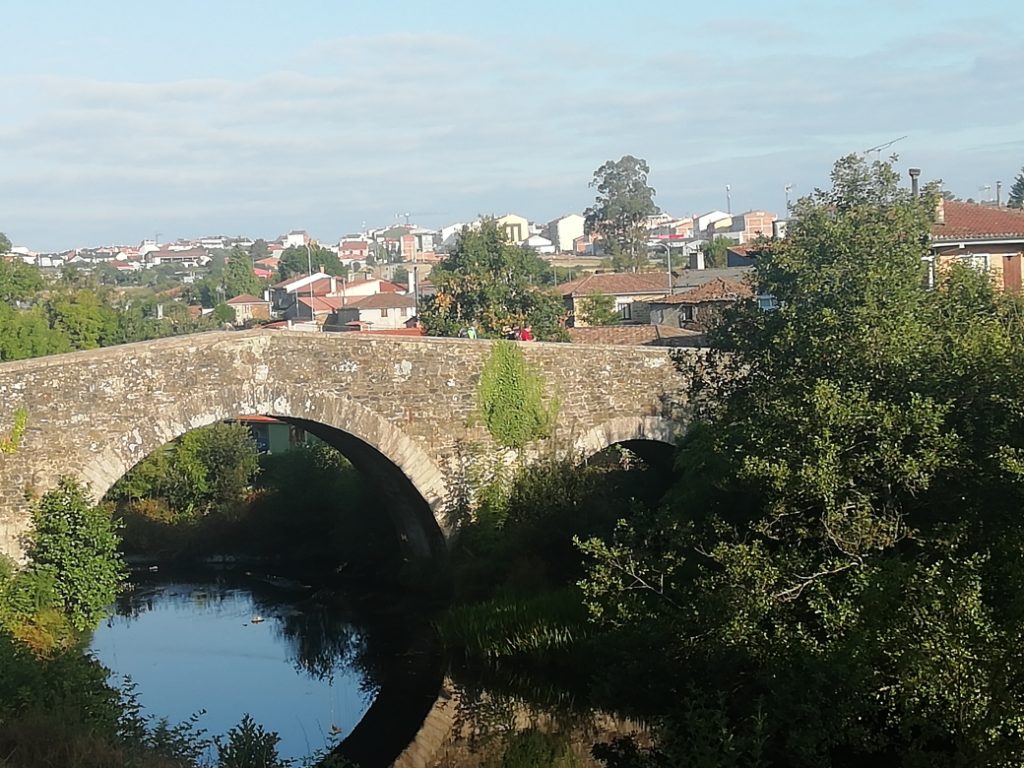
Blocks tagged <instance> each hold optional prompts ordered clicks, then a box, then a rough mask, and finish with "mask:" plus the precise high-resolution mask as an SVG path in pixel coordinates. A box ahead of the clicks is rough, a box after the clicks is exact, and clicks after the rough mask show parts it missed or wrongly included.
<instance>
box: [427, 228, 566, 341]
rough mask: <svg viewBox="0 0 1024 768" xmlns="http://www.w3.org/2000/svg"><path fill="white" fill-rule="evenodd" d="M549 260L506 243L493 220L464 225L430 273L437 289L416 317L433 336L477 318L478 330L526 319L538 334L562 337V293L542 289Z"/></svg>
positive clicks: (493, 331)
mask: <svg viewBox="0 0 1024 768" xmlns="http://www.w3.org/2000/svg"><path fill="white" fill-rule="evenodd" d="M546 269H547V265H546V263H545V262H544V260H543V259H541V258H540V257H539V256H537V254H536V253H534V252H533V251H532V250H530V249H528V248H521V247H519V246H516V245H512V244H511V243H509V242H508V241H507V240H506V239H505V236H504V234H503V233H502V232H500V231H499V230H498V228H497V226H496V225H495V224H494V222H493V221H485V222H483V223H482V224H481V226H480V228H479V229H476V230H474V229H468V228H467V229H466V230H465V231H464V232H463V233H462V237H461V238H460V239H459V242H458V244H457V245H456V246H455V247H454V248H453V249H452V250H451V252H450V253H449V254H448V258H447V259H445V260H444V261H443V262H441V263H440V264H438V265H437V266H436V267H434V269H433V270H432V271H431V273H430V279H431V282H433V283H434V285H435V286H436V288H437V294H436V295H435V296H432V297H428V298H427V299H426V300H425V301H424V306H423V307H422V309H421V311H420V320H421V321H422V322H423V324H424V325H425V326H426V328H427V331H428V332H429V333H430V334H431V335H434V336H457V335H458V334H459V331H460V330H461V329H462V328H464V327H465V326H466V325H469V324H475V325H476V326H477V329H478V330H479V332H480V333H481V334H482V335H485V336H491V337H500V336H501V335H502V333H503V331H504V330H505V329H507V328H515V327H519V326H526V325H529V326H531V327H532V328H533V331H534V334H535V335H536V336H537V338H538V339H562V338H564V334H565V330H564V328H563V327H562V325H561V321H562V318H563V316H564V309H563V307H562V302H561V298H560V297H558V296H557V295H555V294H554V293H551V292H548V291H546V290H544V289H543V287H542V283H543V274H544V271H545V270H546Z"/></svg>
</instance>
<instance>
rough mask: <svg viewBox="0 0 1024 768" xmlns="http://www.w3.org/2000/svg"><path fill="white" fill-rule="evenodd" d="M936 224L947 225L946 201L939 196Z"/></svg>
mask: <svg viewBox="0 0 1024 768" xmlns="http://www.w3.org/2000/svg"><path fill="white" fill-rule="evenodd" d="M935 223H936V224H945V223H946V199H945V198H944V197H942V195H939V199H938V200H936V201H935Z"/></svg>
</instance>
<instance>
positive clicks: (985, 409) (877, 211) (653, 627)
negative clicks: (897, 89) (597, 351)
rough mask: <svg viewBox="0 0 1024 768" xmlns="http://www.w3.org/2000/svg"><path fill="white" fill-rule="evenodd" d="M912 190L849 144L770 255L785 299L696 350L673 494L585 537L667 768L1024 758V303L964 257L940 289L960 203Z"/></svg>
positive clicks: (768, 266) (590, 584) (769, 288)
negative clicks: (951, 205) (936, 219)
mask: <svg viewBox="0 0 1024 768" xmlns="http://www.w3.org/2000/svg"><path fill="white" fill-rule="evenodd" d="M898 182H899V179H898V176H897V175H896V173H895V172H894V171H893V170H892V168H891V167H890V166H889V165H888V164H886V163H881V162H876V163H874V164H871V165H867V164H866V163H865V162H864V161H863V160H862V159H860V158H857V157H848V158H844V159H843V160H841V161H839V162H838V163H837V165H836V167H835V169H834V172H833V176H832V188H831V189H829V190H824V191H822V190H818V191H816V192H815V193H814V194H812V195H811V196H809V197H807V198H804V199H801V200H800V201H799V202H798V203H797V204H796V206H795V209H794V217H793V223H792V224H791V227H790V230H789V233H788V236H787V238H786V239H785V240H784V241H779V242H773V243H771V244H770V246H768V247H766V249H765V250H764V251H763V252H762V256H761V258H760V259H759V260H758V263H757V265H756V267H755V272H756V279H757V283H758V287H759V290H761V291H763V292H765V293H769V294H771V295H773V296H775V298H776V299H777V300H778V302H779V308H778V309H777V310H776V311H774V312H769V313H764V312H759V311H758V310H757V309H756V308H754V307H750V306H737V307H735V308H732V309H730V310H728V311H726V312H725V313H724V315H723V321H722V323H721V324H720V325H718V326H717V327H716V328H715V329H713V330H712V331H711V333H710V339H711V342H712V344H713V346H714V347H715V350H716V351H714V352H712V353H711V354H710V356H709V357H700V358H699V359H698V358H695V357H693V356H687V355H679V356H678V358H677V359H678V361H679V365H680V367H681V368H682V369H684V370H685V371H686V372H687V374H688V376H690V377H691V380H692V382H693V384H692V387H691V390H690V395H691V398H692V402H693V403H694V405H695V407H696V416H697V419H696V421H695V425H694V427H693V428H692V429H691V430H690V432H689V433H688V435H687V437H686V439H685V440H684V441H683V444H682V446H681V449H680V456H679V460H678V462H677V469H676V476H677V481H676V485H675V488H674V490H673V491H672V493H671V495H670V496H669V497H668V498H667V500H666V502H665V504H664V505H663V507H662V508H660V509H658V510H656V511H653V512H650V513H641V514H639V515H638V516H637V517H635V518H634V519H633V520H632V521H630V522H625V521H624V522H622V523H620V528H619V531H618V534H617V535H616V536H615V537H614V538H613V539H611V540H606V541H598V540H591V541H590V542H588V543H586V544H585V545H584V548H585V550H586V551H587V552H589V553H590V554H591V555H592V556H593V557H594V565H593V567H592V570H591V573H590V576H589V577H588V579H587V581H586V582H585V584H584V588H585V590H586V591H587V594H588V601H589V604H590V606H591V608H592V611H593V614H594V615H595V616H596V617H598V618H599V619H600V620H601V621H602V622H604V623H605V625H606V626H608V627H610V628H614V631H616V632H619V633H622V634H624V635H625V636H628V637H629V638H630V639H631V641H632V642H634V643H636V644H637V647H636V648H634V651H633V657H635V658H646V659H647V660H648V661H649V663H645V664H644V665H643V666H644V672H643V673H642V674H643V675H644V679H645V680H646V681H647V682H649V683H650V684H651V685H650V686H649V687H646V686H645V695H646V696H647V697H648V698H649V701H651V702H661V703H662V707H663V708H662V709H661V716H662V718H663V719H662V728H663V729H662V733H663V735H664V737H665V738H664V740H663V742H662V745H661V749H662V750H663V752H664V754H663V757H665V758H666V759H665V761H664V763H663V764H665V765H675V764H680V763H681V762H685V761H686V760H691V759H693V755H694V754H695V750H699V749H703V750H707V749H708V745H709V744H715V745H718V747H716V749H718V751H717V752H714V753H713V754H709V753H706V752H705V754H709V756H708V758H707V764H724V763H723V762H722V761H724V760H726V759H727V755H726V751H725V750H724V749H722V747H724V746H725V745H729V746H728V750H729V751H730V752H731V753H732V754H733V755H740V756H742V759H741V760H740V762H741V763H742V762H750V763H751V764H754V763H755V762H756V764H761V765H818V764H835V762H836V761H837V760H842V761H843V762H844V763H845V764H866V763H868V762H878V763H880V764H903V765H925V764H935V765H943V766H955V765H972V764H977V765H981V764H986V765H1011V764H1017V763H1019V762H1020V761H1021V759H1022V758H1024V729H1022V727H1021V725H1020V721H1019V719H1018V713H1019V712H1020V711H1021V707H1022V706H1024V674H1022V673H1024V655H1022V654H1021V653H1020V651H1019V650H1018V647H1019V646H1018V643H1017V640H1016V638H1017V637H1018V636H1019V634H1020V633H1021V632H1022V631H1024V606H1022V605H1021V604H1020V601H1019V600H1018V599H1017V595H1019V594H1020V590H1021V588H1022V587H1024V568H1022V567H1021V565H1020V564H1019V563H1020V561H1019V560H1018V559H1016V558H1015V557H1011V556H1010V555H1009V553H1010V552H1016V551H1018V550H1019V549H1020V548H1021V547H1024V525H1022V521H1021V519H1020V516H1019V513H1018V510H1019V509H1020V506H1021V504H1022V503H1024V482H1022V479H1024V460H1022V459H1024V410H1021V409H1018V408H1015V407H1014V408H1006V407H1003V406H1002V405H999V404H1000V403H1009V402H1016V401H1018V400H1019V399H1020V398H1021V396H1022V394H1024V369H1022V368H1021V367H1020V361H1022V360H1024V314H1022V305H1021V302H1020V300H1019V299H1018V298H1017V297H1014V296H1008V295H1000V294H997V293H995V292H994V291H993V288H992V286H991V284H990V283H989V281H988V279H987V278H986V277H985V276H984V275H981V274H978V273H975V272H972V271H970V270H967V269H962V268H961V269H954V270H952V271H951V272H950V273H949V274H948V275H946V276H944V278H943V279H942V280H941V281H940V284H939V285H938V286H937V287H936V289H935V290H933V291H928V290H925V289H924V280H923V277H924V274H923V269H924V267H923V261H922V259H923V257H925V256H926V255H927V248H926V243H927V235H928V232H929V229H930V225H931V217H932V215H933V206H934V201H935V195H936V194H937V192H936V190H935V188H934V187H932V186H929V187H927V188H926V190H925V193H924V194H923V195H922V196H921V197H920V198H914V197H912V196H911V195H910V193H909V191H907V190H905V189H904V188H902V187H901V186H900V184H899V183H898ZM669 659H671V661H669ZM637 674H639V673H638V670H637V669H635V668H633V669H632V672H631V675H630V677H631V678H633V679H631V680H629V681H628V685H635V676H636V675H637ZM619 680H620V684H621V688H620V690H621V691H622V692H623V695H628V692H627V680H626V679H625V677H624V676H623V677H620V678H619ZM680 691H684V692H685V694H684V699H683V703H682V705H680V703H679V692H680ZM716 734H717V735H716ZM755 758H756V761H755Z"/></svg>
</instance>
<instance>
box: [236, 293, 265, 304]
mask: <svg viewBox="0 0 1024 768" xmlns="http://www.w3.org/2000/svg"><path fill="white" fill-rule="evenodd" d="M227 303H228V304H267V303H269V302H267V301H264V300H263V299H260V298H257V297H256V296H253V295H252V294H251V293H242V294H239V295H238V296H235V297H234V298H233V299H228V300H227Z"/></svg>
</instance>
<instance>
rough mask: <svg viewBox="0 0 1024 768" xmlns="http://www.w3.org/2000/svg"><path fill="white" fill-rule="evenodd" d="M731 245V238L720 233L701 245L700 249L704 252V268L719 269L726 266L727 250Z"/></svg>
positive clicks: (727, 261)
mask: <svg viewBox="0 0 1024 768" xmlns="http://www.w3.org/2000/svg"><path fill="white" fill-rule="evenodd" d="M733 245H734V243H733V241H732V240H730V239H729V238H727V237H722V236H721V235H719V236H718V237H716V238H714V239H713V240H711V241H709V242H706V243H704V244H703V245H701V247H700V250H701V253H703V254H704V267H705V268H706V269H719V268H721V267H725V266H728V264H729V255H728V251H729V249H730V248H731V247H732V246H733Z"/></svg>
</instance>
